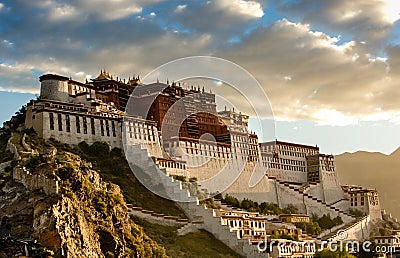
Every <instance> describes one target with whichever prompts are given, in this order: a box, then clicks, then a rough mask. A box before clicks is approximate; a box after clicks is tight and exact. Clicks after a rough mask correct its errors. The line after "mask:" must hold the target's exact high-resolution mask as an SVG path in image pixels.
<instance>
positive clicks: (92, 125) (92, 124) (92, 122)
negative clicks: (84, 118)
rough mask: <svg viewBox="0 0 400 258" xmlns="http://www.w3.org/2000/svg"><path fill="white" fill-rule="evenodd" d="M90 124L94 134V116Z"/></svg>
mask: <svg viewBox="0 0 400 258" xmlns="http://www.w3.org/2000/svg"><path fill="white" fill-rule="evenodd" d="M90 126H91V129H92V134H93V135H95V134H96V128H95V126H94V118H91V119H90Z"/></svg>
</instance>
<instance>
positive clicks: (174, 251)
mask: <svg viewBox="0 0 400 258" xmlns="http://www.w3.org/2000/svg"><path fill="white" fill-rule="evenodd" d="M134 221H135V223H136V224H138V225H140V226H142V227H143V228H144V231H145V233H146V234H147V235H148V236H150V237H151V238H152V239H153V240H155V241H156V242H157V243H159V244H161V245H162V246H164V248H165V249H166V251H167V255H168V256H169V257H187V258H191V257H193V258H195V257H221V258H223V257H241V256H239V255H238V254H236V253H235V252H234V251H232V250H231V249H230V248H229V247H227V246H226V245H224V244H223V243H222V242H221V241H219V240H218V239H216V238H215V237H214V236H213V235H212V234H210V233H209V232H207V231H205V230H200V231H199V232H194V233H189V234H187V235H184V236H178V235H177V233H176V229H177V228H176V227H169V226H160V225H154V224H151V223H149V222H147V221H144V220H141V219H139V218H136V217H134Z"/></svg>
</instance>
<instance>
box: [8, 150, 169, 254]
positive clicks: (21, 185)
mask: <svg viewBox="0 0 400 258" xmlns="http://www.w3.org/2000/svg"><path fill="white" fill-rule="evenodd" d="M32 147H34V146H32ZM50 150H51V151H47V152H46V155H44V154H43V149H40V148H39V149H38V150H37V154H29V155H28V154H26V155H24V154H23V153H22V154H21V159H20V160H19V161H18V162H17V165H16V166H15V167H14V168H13V169H14V172H16V173H18V176H17V177H14V178H13V177H8V178H7V179H6V180H5V181H4V182H3V183H2V184H1V185H0V239H3V240H4V239H7V241H8V240H10V239H11V240H13V241H26V242H33V243H35V247H32V246H28V247H29V248H23V249H24V250H31V249H32V250H34V249H36V250H38V249H40V248H38V246H42V247H43V248H45V249H46V250H51V252H50V253H52V254H54V256H55V257H164V256H166V255H165V250H164V249H163V248H162V247H160V246H159V245H158V244H157V243H156V242H154V241H153V240H152V239H150V238H149V237H148V236H147V235H146V234H145V233H144V232H143V230H142V228H141V227H139V226H138V225H136V224H134V223H133V222H132V221H131V219H130V217H129V214H128V209H127V206H126V203H125V201H124V197H123V195H122V193H121V191H120V188H119V187H118V186H117V185H115V184H112V183H108V182H105V181H103V180H102V178H101V177H100V175H99V173H98V172H97V171H95V170H93V169H92V168H91V164H90V163H87V162H85V161H84V160H82V159H81V158H80V157H79V156H78V155H75V154H71V153H69V152H64V151H60V150H58V151H56V150H55V149H54V147H51V148H50ZM24 171H25V172H26V173H27V175H26V176H21V173H25V172H24ZM32 178H34V179H35V180H34V184H33V183H32ZM28 179H29V180H28ZM27 180H28V181H29V183H28V181H27ZM41 181H43V182H41ZM49 182H50V183H49ZM51 182H55V183H54V185H57V186H58V187H57V188H58V189H57V191H49V190H48V189H46V187H40V186H48V185H49V184H50V185H52V183H51ZM32 185H34V187H32ZM3 242H4V241H3ZM7 243H8V242H7ZM13 243H14V242H13ZM18 243H20V242H18ZM24 243H25V242H24ZM13 250H14V249H13ZM15 250H16V249H15ZM35 252H36V251H35ZM35 252H31V253H29V255H30V256H35V255H34V254H35ZM10 255H15V254H10V253H4V252H3V253H2V250H0V257H2V256H5V257H8V256H10Z"/></svg>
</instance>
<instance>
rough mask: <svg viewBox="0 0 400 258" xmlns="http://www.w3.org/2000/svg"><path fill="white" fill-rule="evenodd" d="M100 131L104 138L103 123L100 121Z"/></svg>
mask: <svg viewBox="0 0 400 258" xmlns="http://www.w3.org/2000/svg"><path fill="white" fill-rule="evenodd" d="M100 131H101V136H104V121H103V120H100Z"/></svg>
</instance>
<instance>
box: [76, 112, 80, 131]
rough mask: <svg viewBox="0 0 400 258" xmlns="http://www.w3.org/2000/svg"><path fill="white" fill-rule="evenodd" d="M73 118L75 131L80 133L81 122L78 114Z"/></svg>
mask: <svg viewBox="0 0 400 258" xmlns="http://www.w3.org/2000/svg"><path fill="white" fill-rule="evenodd" d="M75 119H76V132H77V133H81V123H80V121H79V116H76V117H75Z"/></svg>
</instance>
